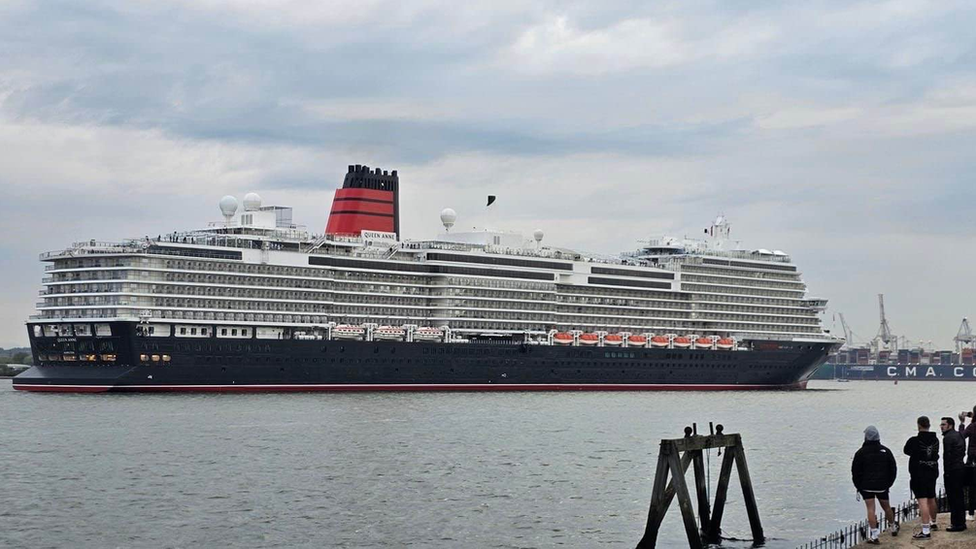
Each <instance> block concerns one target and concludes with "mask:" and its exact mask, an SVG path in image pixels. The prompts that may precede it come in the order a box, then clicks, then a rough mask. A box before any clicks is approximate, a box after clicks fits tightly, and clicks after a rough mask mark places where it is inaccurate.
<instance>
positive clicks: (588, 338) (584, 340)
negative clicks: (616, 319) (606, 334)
mask: <svg viewBox="0 0 976 549" xmlns="http://www.w3.org/2000/svg"><path fill="white" fill-rule="evenodd" d="M579 342H580V345H596V344H597V343H599V342H600V336H598V335H596V334H580V336H579Z"/></svg>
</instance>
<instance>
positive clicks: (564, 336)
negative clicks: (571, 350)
mask: <svg viewBox="0 0 976 549" xmlns="http://www.w3.org/2000/svg"><path fill="white" fill-rule="evenodd" d="M552 342H553V343H555V344H556V345H572V344H573V334H571V333H568V332H559V333H557V334H556V335H554V336H552Z"/></svg>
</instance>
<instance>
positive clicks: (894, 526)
mask: <svg viewBox="0 0 976 549" xmlns="http://www.w3.org/2000/svg"><path fill="white" fill-rule="evenodd" d="M899 530H901V525H900V524H898V523H897V522H893V523H891V535H892V536H897V535H898V531H899Z"/></svg>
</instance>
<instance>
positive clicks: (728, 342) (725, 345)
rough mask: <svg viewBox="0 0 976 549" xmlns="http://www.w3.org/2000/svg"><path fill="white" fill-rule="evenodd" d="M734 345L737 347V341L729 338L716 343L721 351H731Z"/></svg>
mask: <svg viewBox="0 0 976 549" xmlns="http://www.w3.org/2000/svg"><path fill="white" fill-rule="evenodd" d="M734 345H735V340H734V339H730V338H727V337H723V338H722V339H720V340H718V341H716V342H715V346H716V347H718V348H719V349H731V348H732V347H733V346H734Z"/></svg>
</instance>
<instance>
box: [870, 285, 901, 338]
mask: <svg viewBox="0 0 976 549" xmlns="http://www.w3.org/2000/svg"><path fill="white" fill-rule="evenodd" d="M878 311H879V313H880V314H881V327H879V328H878V335H876V336H874V346H875V349H876V350H878V351H880V350H881V349H882V345H883V346H885V347H889V346H890V348H891V350H892V351H895V350H897V348H898V338H897V337H895V335H894V334H892V333H891V326H888V319H887V318H885V309H884V294H878Z"/></svg>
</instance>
